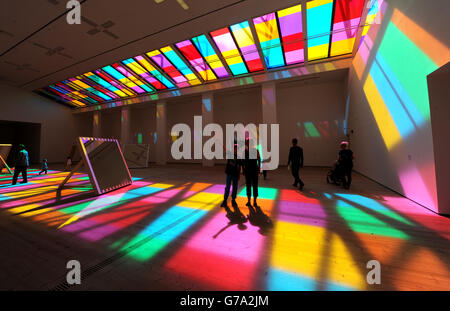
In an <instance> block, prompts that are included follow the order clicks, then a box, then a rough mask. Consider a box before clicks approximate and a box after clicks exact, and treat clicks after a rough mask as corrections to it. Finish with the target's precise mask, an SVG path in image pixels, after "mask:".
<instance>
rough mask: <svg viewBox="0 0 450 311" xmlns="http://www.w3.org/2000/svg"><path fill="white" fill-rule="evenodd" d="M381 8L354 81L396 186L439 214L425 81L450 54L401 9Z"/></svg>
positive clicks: (362, 50)
mask: <svg viewBox="0 0 450 311" xmlns="http://www.w3.org/2000/svg"><path fill="white" fill-rule="evenodd" d="M377 5H378V9H377V11H378V16H377V17H376V18H377V19H378V20H379V21H381V24H380V25H376V26H377V27H372V28H371V29H372V30H371V31H369V32H368V34H367V35H366V36H365V38H364V41H363V43H362V44H361V47H360V49H359V51H358V53H357V55H356V56H355V59H354V61H353V69H354V72H355V79H358V80H359V81H358V83H361V85H362V89H363V96H364V99H365V100H366V101H367V104H368V106H369V108H370V111H371V112H372V115H373V118H374V120H375V122H376V126H377V127H378V131H379V134H380V137H381V139H382V141H383V142H384V145H385V147H386V150H387V152H388V153H389V154H390V158H391V159H392V160H391V161H392V166H393V168H394V169H395V171H394V172H395V173H394V174H395V175H397V176H398V177H397V178H398V186H396V187H399V188H400V189H402V190H403V191H401V192H402V193H404V194H405V195H406V196H407V197H408V198H411V199H413V200H414V201H416V202H419V203H421V204H423V205H424V206H426V207H428V208H430V209H432V210H434V211H437V203H436V202H437V199H436V183H435V167H434V160H433V156H434V155H433V151H432V150H433V146H432V138H431V125H430V108H429V99H428V85H427V79H426V77H427V75H428V74H430V73H431V72H433V71H434V70H436V69H438V68H439V67H440V66H442V65H443V64H445V63H446V62H447V61H448V59H450V50H449V48H448V47H447V46H446V45H445V44H443V43H441V42H440V41H439V40H438V39H437V38H435V37H433V35H432V34H430V33H429V32H427V31H426V29H424V28H422V27H421V26H419V24H417V23H416V22H414V21H413V20H412V19H410V18H409V17H408V16H406V15H405V14H403V13H402V12H401V11H400V10H399V9H397V8H394V7H388V5H387V3H386V2H383V1H377ZM381 26H383V28H381ZM378 36H382V37H381V40H379V42H377V43H376V44H374V42H375V39H376V38H377V37H378ZM411 64H414V66H412V65H411ZM412 154H414V158H413V157H411V155H412ZM408 157H409V158H410V161H404V159H407V158H408ZM395 175H394V176H395Z"/></svg>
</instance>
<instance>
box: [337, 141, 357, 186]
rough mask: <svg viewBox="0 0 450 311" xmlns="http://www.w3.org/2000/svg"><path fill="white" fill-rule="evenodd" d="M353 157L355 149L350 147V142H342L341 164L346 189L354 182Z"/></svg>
mask: <svg viewBox="0 0 450 311" xmlns="http://www.w3.org/2000/svg"><path fill="white" fill-rule="evenodd" d="M353 158H354V156H353V151H351V150H350V149H349V148H348V142H347V141H343V142H341V150H340V151H339V166H340V169H341V173H342V181H343V184H344V188H345V189H349V188H350V185H351V184H352V170H353Z"/></svg>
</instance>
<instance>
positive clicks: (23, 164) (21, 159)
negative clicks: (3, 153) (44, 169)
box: [12, 144, 30, 185]
mask: <svg viewBox="0 0 450 311" xmlns="http://www.w3.org/2000/svg"><path fill="white" fill-rule="evenodd" d="M29 164H30V162H29V159H28V151H26V150H25V146H24V145H22V144H20V145H19V153H18V155H17V158H16V164H15V167H14V175H13V180H12V184H13V185H15V184H16V183H17V178H18V177H19V175H20V173H22V178H23V180H22V182H21V184H25V183H27V182H28V181H27V168H28V166H29Z"/></svg>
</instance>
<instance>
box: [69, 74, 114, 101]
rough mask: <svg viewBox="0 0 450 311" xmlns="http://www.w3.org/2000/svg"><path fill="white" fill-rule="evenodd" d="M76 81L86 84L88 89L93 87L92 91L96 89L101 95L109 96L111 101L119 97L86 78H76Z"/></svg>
mask: <svg viewBox="0 0 450 311" xmlns="http://www.w3.org/2000/svg"><path fill="white" fill-rule="evenodd" d="M76 79H77V80H79V81H81V82H83V83H84V84H87V85H88V86H90V87H93V88H94V89H96V90H97V91H99V92H102V93H103V94H105V95H107V96H109V97H110V98H112V99H119V98H120V96H118V95H117V94H116V93H114V92H111V91H110V90H109V89H107V88H106V87H103V86H101V85H99V84H97V83H95V82H93V81H92V80H89V79H88V78H86V77H85V76H76Z"/></svg>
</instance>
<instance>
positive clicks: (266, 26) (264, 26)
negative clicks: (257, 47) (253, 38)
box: [255, 19, 279, 42]
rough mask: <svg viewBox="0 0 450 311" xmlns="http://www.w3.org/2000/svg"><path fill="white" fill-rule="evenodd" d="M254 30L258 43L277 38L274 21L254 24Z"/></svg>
mask: <svg viewBox="0 0 450 311" xmlns="http://www.w3.org/2000/svg"><path fill="white" fill-rule="evenodd" d="M255 29H256V33H257V34H258V38H259V41H261V42H265V41H269V40H273V39H276V38H279V35H278V31H277V29H278V26H277V21H276V20H275V19H271V20H268V21H265V22H262V23H259V24H256V25H255Z"/></svg>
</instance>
